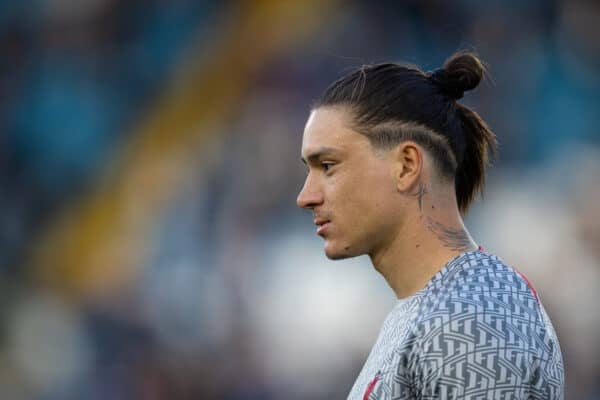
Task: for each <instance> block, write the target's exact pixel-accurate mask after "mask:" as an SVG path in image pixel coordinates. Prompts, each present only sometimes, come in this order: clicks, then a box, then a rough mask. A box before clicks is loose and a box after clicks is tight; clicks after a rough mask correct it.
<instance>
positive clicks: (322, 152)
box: [300, 147, 337, 164]
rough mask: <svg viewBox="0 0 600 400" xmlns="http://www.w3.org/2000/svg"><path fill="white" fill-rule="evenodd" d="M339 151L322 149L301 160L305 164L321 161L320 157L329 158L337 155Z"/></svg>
mask: <svg viewBox="0 0 600 400" xmlns="http://www.w3.org/2000/svg"><path fill="white" fill-rule="evenodd" d="M336 152H337V151H336V150H335V149H334V148H333V147H320V148H319V149H318V150H316V151H314V152H312V153H310V154H309V155H307V156H306V159H305V158H304V157H301V158H300V159H301V160H302V162H303V163H304V164H306V163H307V161H308V162H312V161H314V160H317V159H319V157H321V156H327V155H331V154H335V153H336Z"/></svg>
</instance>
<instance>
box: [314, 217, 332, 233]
mask: <svg viewBox="0 0 600 400" xmlns="http://www.w3.org/2000/svg"><path fill="white" fill-rule="evenodd" d="M314 222H315V225H317V235H320V236H323V235H324V234H325V230H326V229H327V227H329V225H330V224H331V221H329V220H328V219H319V218H317V219H315V221H314Z"/></svg>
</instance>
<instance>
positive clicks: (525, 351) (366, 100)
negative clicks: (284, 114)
mask: <svg viewBox="0 0 600 400" xmlns="http://www.w3.org/2000/svg"><path fill="white" fill-rule="evenodd" d="M483 74H484V68H483V66H482V63H481V62H480V61H479V59H478V58H477V57H476V56H475V55H473V54H472V53H467V52H461V53H457V54H455V55H454V56H452V57H451V58H450V59H449V60H447V61H446V63H445V64H444V67H443V68H441V69H439V70H436V71H435V72H433V73H428V74H425V73H423V72H422V71H420V70H418V69H417V68H414V67H405V66H401V65H397V64H379V65H374V66H364V67H362V68H360V69H358V70H356V71H354V72H352V73H350V74H349V75H347V76H345V77H343V78H341V79H339V80H338V81H336V82H334V83H333V84H332V85H331V86H330V87H329V88H328V89H327V90H326V91H325V93H324V94H323V95H322V97H321V98H320V99H319V100H318V101H317V102H316V104H315V105H314V107H313V109H312V112H311V115H310V117H309V119H308V121H307V124H306V128H305V131H304V136H303V142H302V160H303V162H304V163H305V164H306V165H307V168H308V175H307V177H306V181H305V184H304V187H303V188H302V191H301V192H300V194H299V195H298V199H297V202H298V205H299V206H300V207H302V208H306V209H309V210H312V212H313V216H314V223H315V224H316V226H317V234H318V235H319V236H321V237H323V239H324V241H325V253H326V255H327V257H329V258H330V259H343V258H348V257H354V256H358V255H362V254H368V255H369V257H370V258H371V261H372V263H373V265H374V267H375V269H376V270H377V271H378V272H379V273H381V274H382V275H383V276H384V278H385V279H386V281H387V282H388V284H389V285H390V287H391V288H392V289H393V290H394V292H395V294H396V296H397V297H398V299H399V300H398V304H397V305H396V306H395V307H394V308H393V310H392V311H391V312H390V314H389V315H388V317H387V318H386V320H385V322H384V324H383V326H382V329H381V332H380V334H379V337H378V339H377V342H376V343H375V345H374V346H373V349H372V350H371V353H370V355H369V357H368V359H367V361H366V362H365V364H364V366H363V369H362V371H361V372H360V375H359V376H358V378H357V380H356V382H355V384H354V386H353V387H352V390H351V392H350V394H349V397H348V399H434V398H435V399H437V398H441V399H458V398H460V399H505V398H506V399H561V398H563V397H564V394H563V393H564V387H563V386H564V368H563V362H562V355H561V351H560V346H559V343H558V340H557V337H556V334H555V332H554V329H553V327H552V324H551V322H550V320H549V318H548V316H547V314H546V312H545V310H544V308H543V306H542V304H541V303H540V300H539V298H538V296H537V294H536V292H535V290H534V289H533V287H531V285H530V284H529V283H528V281H527V280H526V278H525V277H524V276H523V275H521V274H520V273H519V272H517V271H516V270H514V269H513V268H511V267H509V266H507V265H505V264H504V263H503V262H502V261H501V260H499V259H498V258H497V257H496V256H494V255H492V254H489V253H486V252H485V251H484V250H483V249H482V248H480V247H479V246H478V245H477V243H476V242H475V240H474V239H473V238H472V237H471V236H470V235H469V233H468V231H467V229H466V228H465V226H464V224H463V221H462V215H463V214H464V213H466V211H467V209H468V206H469V204H470V203H471V201H472V200H473V198H474V197H475V195H476V194H477V193H478V192H479V191H481V190H482V188H483V185H484V180H485V167H486V164H487V156H488V152H493V151H494V150H495V144H496V142H495V136H494V134H493V132H492V131H491V130H490V129H489V128H488V126H487V125H486V123H485V122H484V121H483V120H482V119H481V118H480V117H479V116H478V115H477V114H476V113H475V112H473V111H472V110H470V109H469V108H467V107H465V106H463V105H462V104H460V103H458V100H459V99H460V98H462V96H463V93H464V91H467V90H471V89H473V88H475V87H476V86H477V85H478V84H479V82H480V81H481V79H482V77H483Z"/></svg>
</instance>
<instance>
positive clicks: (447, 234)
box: [370, 202, 478, 298]
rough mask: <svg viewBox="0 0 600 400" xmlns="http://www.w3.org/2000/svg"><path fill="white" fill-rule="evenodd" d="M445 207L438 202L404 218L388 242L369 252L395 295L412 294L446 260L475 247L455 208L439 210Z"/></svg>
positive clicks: (423, 285)
mask: <svg viewBox="0 0 600 400" xmlns="http://www.w3.org/2000/svg"><path fill="white" fill-rule="evenodd" d="M448 209H449V208H447V207H444V205H443V204H439V202H438V205H437V206H436V205H433V207H432V205H431V204H427V207H423V208H422V209H420V210H419V212H418V213H414V214H412V215H410V216H408V217H407V219H406V220H405V221H404V223H403V224H402V231H401V232H398V233H397V234H396V235H395V237H394V238H392V240H391V241H390V243H388V244H387V245H386V246H384V247H382V248H380V249H377V251H375V252H373V253H372V254H370V257H371V262H372V263H373V266H374V267H375V269H376V270H377V271H379V273H381V274H382V275H383V277H384V278H385V280H386V281H387V283H388V284H389V285H390V287H391V288H392V289H393V290H394V292H395V293H396V297H398V298H403V297H407V296H410V295H413V294H414V293H416V292H418V291H419V290H421V289H422V288H424V287H425V285H426V284H427V282H429V280H430V279H431V278H432V277H433V276H434V275H435V274H436V273H437V272H438V271H439V270H440V269H441V268H443V266H444V265H446V263H447V262H448V261H450V260H451V259H453V258H454V257H456V256H457V255H459V254H462V253H464V252H466V251H471V250H476V249H477V247H478V246H477V244H476V243H475V241H473V239H472V238H471V236H470V235H469V233H468V232H467V230H466V228H465V226H464V224H463V222H462V218H461V216H460V214H459V213H458V211H456V212H442V211H441V210H448ZM450 209H452V208H450Z"/></svg>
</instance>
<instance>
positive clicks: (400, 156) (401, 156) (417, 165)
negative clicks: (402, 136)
mask: <svg viewBox="0 0 600 400" xmlns="http://www.w3.org/2000/svg"><path fill="white" fill-rule="evenodd" d="M423 156H424V154H423V148H422V147H421V146H419V145H418V144H416V143H415V142H413V141H410V140H409V141H406V142H402V143H400V144H399V145H398V146H396V148H395V149H394V164H395V168H394V179H395V180H396V189H397V190H398V192H400V193H409V192H411V191H412V190H413V188H414V187H415V186H416V185H417V183H418V182H419V178H420V177H421V172H422V170H423V161H424V160H423Z"/></svg>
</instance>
